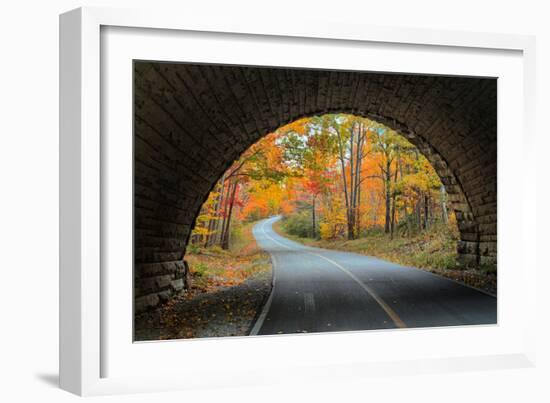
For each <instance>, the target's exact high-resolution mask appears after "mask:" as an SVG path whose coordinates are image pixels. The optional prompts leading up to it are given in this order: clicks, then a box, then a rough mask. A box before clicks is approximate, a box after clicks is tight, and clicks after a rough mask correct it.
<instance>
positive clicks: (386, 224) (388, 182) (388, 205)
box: [384, 160, 391, 234]
mask: <svg viewBox="0 0 550 403" xmlns="http://www.w3.org/2000/svg"><path fill="white" fill-rule="evenodd" d="M385 174H386V175H385V176H386V177H385V180H384V184H385V188H386V189H385V191H386V192H385V193H386V220H385V222H384V232H385V233H386V234H389V233H390V221H391V162H390V161H389V160H388V161H387V162H386V171H385Z"/></svg>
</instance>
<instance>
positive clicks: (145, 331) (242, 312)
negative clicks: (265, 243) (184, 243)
mask: <svg viewBox="0 0 550 403" xmlns="http://www.w3.org/2000/svg"><path fill="white" fill-rule="evenodd" d="M254 224H255V223H250V224H246V225H244V226H243V227H242V228H241V230H240V231H239V233H238V234H236V235H237V236H235V237H233V239H235V242H234V244H233V245H232V247H231V249H230V250H223V249H221V248H219V247H210V248H188V250H187V253H186V261H187V262H188V264H189V278H188V283H189V289H188V290H187V291H186V292H185V293H184V294H182V295H180V296H178V297H176V298H174V299H172V300H170V301H169V302H167V303H166V304H165V305H163V306H162V307H160V308H158V309H156V310H154V311H151V312H146V313H145V314H142V315H140V316H139V317H136V324H135V339H136V340H140V341H143V340H166V339H185V338H200V337H221V336H246V335H248V334H249V332H250V330H251V328H252V326H253V324H254V321H255V319H256V317H257V315H258V314H259V311H260V310H261V308H262V306H263V303H264V301H265V300H266V298H267V297H268V296H269V293H270V292H271V281H272V272H271V263H270V259H269V256H268V255H267V254H266V253H265V252H262V251H261V250H260V249H259V248H258V245H257V244H256V241H255V239H254V236H253V235H252V227H253V226H254Z"/></svg>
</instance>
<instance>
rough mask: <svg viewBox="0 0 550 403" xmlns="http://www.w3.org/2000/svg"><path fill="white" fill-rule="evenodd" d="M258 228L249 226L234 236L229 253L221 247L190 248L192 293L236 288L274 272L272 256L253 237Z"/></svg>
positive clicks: (187, 258)
mask: <svg viewBox="0 0 550 403" xmlns="http://www.w3.org/2000/svg"><path fill="white" fill-rule="evenodd" d="M254 225H255V223H247V224H244V225H242V226H240V227H238V228H237V229H236V230H235V231H234V232H233V233H232V240H233V242H232V244H231V247H230V249H229V250H224V249H222V248H220V247H219V246H212V247H208V248H198V247H189V248H188V249H187V251H186V257H185V259H186V261H187V263H188V264H189V274H190V276H189V283H190V291H191V293H193V292H211V291H214V290H216V289H218V288H220V287H230V286H235V285H238V284H241V283H242V282H244V281H246V280H247V279H249V278H251V277H253V276H256V275H258V274H260V273H265V272H268V271H270V270H271V264H270V260H269V256H268V255H267V254H266V253H265V252H263V251H262V250H261V249H259V248H258V245H257V244H256V240H255V239H254V236H253V235H252V227H253V226H254Z"/></svg>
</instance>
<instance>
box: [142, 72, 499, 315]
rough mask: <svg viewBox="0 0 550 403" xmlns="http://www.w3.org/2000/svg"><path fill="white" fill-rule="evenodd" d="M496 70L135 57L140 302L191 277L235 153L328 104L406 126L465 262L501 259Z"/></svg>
mask: <svg viewBox="0 0 550 403" xmlns="http://www.w3.org/2000/svg"><path fill="white" fill-rule="evenodd" d="M496 97H497V86H496V80H495V79H485V78H462V77H446V76H420V75H403V74H380V73H363V72H352V71H325V70H315V69H281V68H265V67H240V66H222V65H197V64H184V63H157V62H134V158H135V161H134V193H135V194H134V203H135V205H134V227H135V228H134V234H135V235H134V236H135V239H134V245H135V247H134V253H135V256H134V280H135V296H136V304H135V309H136V312H140V311H142V310H145V309H147V308H148V307H151V306H155V305H157V304H158V303H160V302H163V301H165V300H167V299H169V298H170V297H171V296H172V295H173V294H174V293H176V292H178V291H179V290H181V289H182V287H183V286H184V278H185V275H186V265H185V263H184V261H183V257H184V251H185V247H186V245H187V242H188V239H189V236H190V233H191V229H192V228H193V225H194V222H195V218H196V215H197V214H198V212H199V210H200V207H201V205H202V203H203V202H204V200H205V199H206V197H207V196H208V194H209V192H210V190H211V189H212V187H213V186H214V184H215V183H216V181H217V180H218V179H219V177H220V176H221V175H222V174H223V172H225V170H226V169H227V168H228V167H229V166H230V164H231V163H232V162H233V161H234V160H236V159H237V158H239V156H240V155H241V154H242V153H243V152H244V151H245V150H246V149H248V147H249V146H251V145H252V144H254V143H255V142H257V141H258V140H259V139H260V138H261V137H263V136H264V135H266V134H268V133H271V132H273V131H275V130H276V129H277V128H279V127H281V126H283V125H285V124H287V123H290V122H293V121H295V120H297V119H299V118H302V117H306V116H313V115H323V114H327V113H337V112H341V113H348V114H353V115H359V116H363V117H368V118H370V119H372V120H375V121H377V122H379V123H382V124H384V125H386V126H388V127H390V128H392V129H394V130H396V131H397V132H398V133H400V134H401V135H403V136H404V137H405V138H407V139H408V140H409V141H410V142H411V143H413V144H414V145H415V146H416V147H417V148H418V149H419V150H420V152H421V153H422V154H424V155H425V156H426V157H427V159H428V160H429V161H430V163H431V164H432V166H433V167H434V168H435V170H436V172H437V173H438V175H439V176H440V178H441V181H442V182H443V184H444V185H445V187H446V189H447V192H448V194H449V201H450V205H451V207H452V209H453V210H454V211H455V214H456V217H457V224H458V228H459V231H460V240H459V242H458V253H459V257H460V259H461V261H462V262H463V264H465V265H467V266H473V267H477V266H479V265H480V264H494V263H496V219H497V217H496V211H497V210H496V209H497V205H496V180H497V176H496V168H497V167H496V141H497V135H496V132H497V127H496V121H497V116H496V104H497V103H496Z"/></svg>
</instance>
